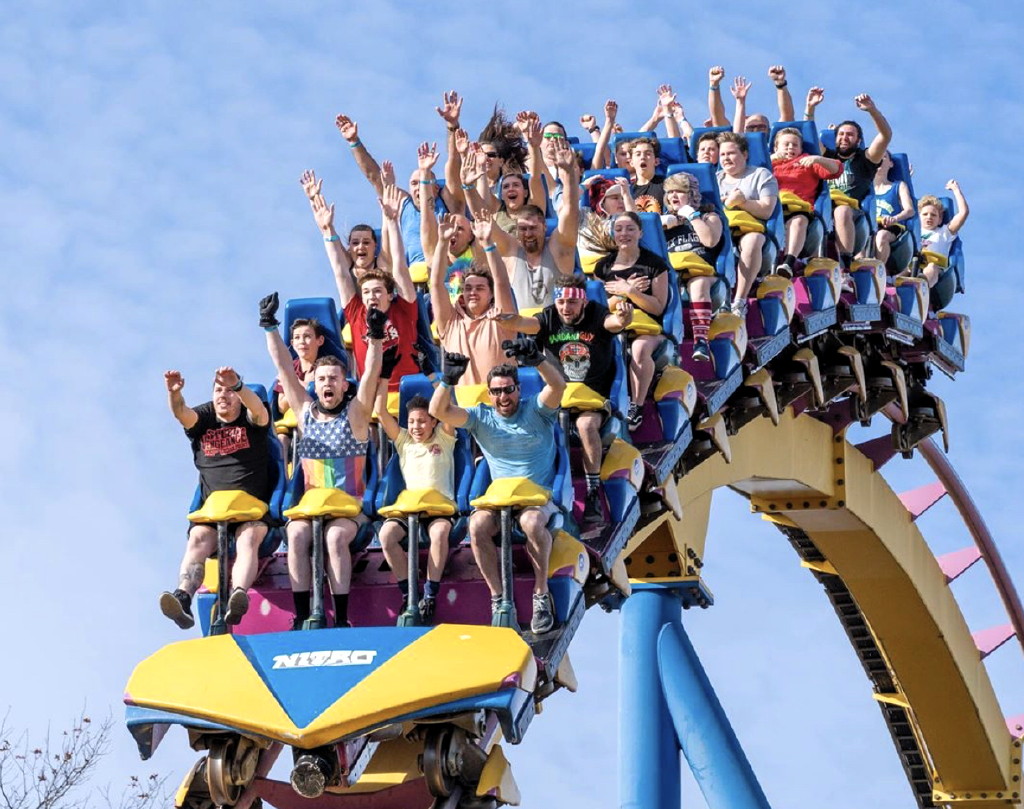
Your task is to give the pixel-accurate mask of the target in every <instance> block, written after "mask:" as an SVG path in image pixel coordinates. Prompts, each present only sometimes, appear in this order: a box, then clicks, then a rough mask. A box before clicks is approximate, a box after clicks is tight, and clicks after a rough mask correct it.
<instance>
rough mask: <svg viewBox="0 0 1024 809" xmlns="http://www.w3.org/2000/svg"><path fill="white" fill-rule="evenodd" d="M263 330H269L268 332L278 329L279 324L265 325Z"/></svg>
mask: <svg viewBox="0 0 1024 809" xmlns="http://www.w3.org/2000/svg"><path fill="white" fill-rule="evenodd" d="M263 331H265V332H268V333H269V332H272V331H277V326H276V325H275V326H264V327H263Z"/></svg>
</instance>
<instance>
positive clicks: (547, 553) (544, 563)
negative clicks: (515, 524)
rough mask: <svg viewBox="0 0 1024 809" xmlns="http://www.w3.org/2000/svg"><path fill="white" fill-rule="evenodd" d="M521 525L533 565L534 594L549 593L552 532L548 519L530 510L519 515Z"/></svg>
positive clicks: (534, 509)
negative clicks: (549, 528)
mask: <svg viewBox="0 0 1024 809" xmlns="http://www.w3.org/2000/svg"><path fill="white" fill-rule="evenodd" d="M519 524H520V525H521V526H522V527H523V533H524V534H526V552H527V554H528V555H529V557H530V563H531V564H532V565H533V575H534V586H533V592H534V593H546V592H547V591H548V560H550V558H551V542H552V540H551V532H550V531H549V530H548V519H547V517H545V516H544V514H543V513H542V512H541V511H540V509H536V508H528V509H526V510H525V511H523V513H522V514H520V515H519Z"/></svg>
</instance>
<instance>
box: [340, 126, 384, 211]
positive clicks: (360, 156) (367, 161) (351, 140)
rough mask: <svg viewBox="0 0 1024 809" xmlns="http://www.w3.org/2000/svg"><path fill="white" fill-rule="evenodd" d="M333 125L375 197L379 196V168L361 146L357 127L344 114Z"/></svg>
mask: <svg viewBox="0 0 1024 809" xmlns="http://www.w3.org/2000/svg"><path fill="white" fill-rule="evenodd" d="M334 125H335V126H336V127H338V131H339V132H340V133H341V136H342V137H343V138H344V139H345V140H346V141H347V142H348V146H349V151H351V152H352V157H353V158H354V159H355V161H356V165H357V166H358V167H359V170H360V171H361V172H362V173H363V176H364V177H366V179H367V180H369V181H370V185H372V186H373V189H374V190H375V191H376V192H377V195H378V196H380V189H381V181H380V166H378V165H377V161H376V160H374V159H373V155H371V154H370V153H369V152H368V151H367V149H366V147H365V146H363V142H362V141H361V140H360V139H359V125H358V124H357V123H356V122H355V121H353V120H352V119H351V118H349V117H348V116H347V115H345V114H340V115H338V117H337V118H335V119H334Z"/></svg>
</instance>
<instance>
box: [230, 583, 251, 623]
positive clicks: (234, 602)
mask: <svg viewBox="0 0 1024 809" xmlns="http://www.w3.org/2000/svg"><path fill="white" fill-rule="evenodd" d="M248 609H249V594H248V593H246V592H245V590H243V589H242V588H241V587H236V588H235V589H234V590H232V591H231V595H230V596H228V607H227V611H226V612H225V613H224V623H226V624H227V625H228V626H235V625H237V624H238V622H239V621H241V620H242V616H243V615H245V613H246V611H247V610H248Z"/></svg>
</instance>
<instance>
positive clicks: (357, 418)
mask: <svg viewBox="0 0 1024 809" xmlns="http://www.w3.org/2000/svg"><path fill="white" fill-rule="evenodd" d="M387 322H388V316H387V315H386V314H384V313H383V312H382V311H381V310H380V309H376V308H370V309H367V310H366V360H365V365H364V366H363V375H362V377H361V378H360V379H359V387H358V388H357V390H356V398H355V399H353V400H352V403H351V404H350V405H349V406H348V413H349V419H351V421H352V431H353V433H357V432H361V433H363V434H365V433H366V430H367V428H368V427H369V424H370V417H371V415H372V414H373V400H374V398H375V397H376V394H377V380H378V379H379V378H380V367H381V357H382V355H383V345H382V341H383V340H384V324H386V323H387ZM360 427H362V429H359V428H360ZM356 437H357V438H358V437H359V436H358V435H357V436H356Z"/></svg>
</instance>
